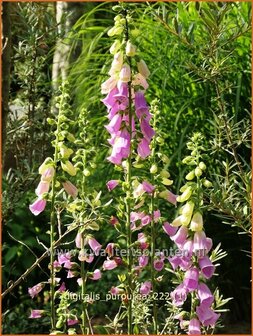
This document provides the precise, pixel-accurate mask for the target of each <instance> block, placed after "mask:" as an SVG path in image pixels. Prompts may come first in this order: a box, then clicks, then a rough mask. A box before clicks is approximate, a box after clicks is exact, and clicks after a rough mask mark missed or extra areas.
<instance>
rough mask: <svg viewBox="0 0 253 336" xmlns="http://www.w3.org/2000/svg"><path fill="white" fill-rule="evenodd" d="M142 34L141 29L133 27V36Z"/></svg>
mask: <svg viewBox="0 0 253 336" xmlns="http://www.w3.org/2000/svg"><path fill="white" fill-rule="evenodd" d="M140 34H141V31H140V30H139V29H137V28H135V29H132V31H131V35H132V36H133V37H137V36H139V35H140Z"/></svg>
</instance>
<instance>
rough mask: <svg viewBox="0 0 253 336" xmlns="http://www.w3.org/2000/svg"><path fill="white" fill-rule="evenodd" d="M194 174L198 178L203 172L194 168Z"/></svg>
mask: <svg viewBox="0 0 253 336" xmlns="http://www.w3.org/2000/svg"><path fill="white" fill-rule="evenodd" d="M194 173H195V175H196V176H198V177H200V176H201V175H202V173H203V172H202V170H201V169H200V168H199V167H197V168H195V171H194Z"/></svg>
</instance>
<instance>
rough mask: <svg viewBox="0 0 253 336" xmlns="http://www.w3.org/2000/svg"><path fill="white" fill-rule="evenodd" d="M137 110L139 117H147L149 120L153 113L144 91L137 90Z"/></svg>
mask: <svg viewBox="0 0 253 336" xmlns="http://www.w3.org/2000/svg"><path fill="white" fill-rule="evenodd" d="M134 99H135V111H136V115H137V117H138V119H141V118H143V117H146V118H147V119H148V120H150V118H151V114H150V112H149V108H148V104H147V102H146V99H145V97H144V94H143V92H142V91H137V92H135V97H134Z"/></svg>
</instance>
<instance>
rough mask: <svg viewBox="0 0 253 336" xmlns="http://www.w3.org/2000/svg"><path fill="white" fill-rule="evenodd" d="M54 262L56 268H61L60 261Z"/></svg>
mask: <svg viewBox="0 0 253 336" xmlns="http://www.w3.org/2000/svg"><path fill="white" fill-rule="evenodd" d="M53 264H54V268H61V264H60V263H59V261H57V260H55V261H54V263H53Z"/></svg>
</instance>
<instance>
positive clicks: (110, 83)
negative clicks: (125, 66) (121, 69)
mask: <svg viewBox="0 0 253 336" xmlns="http://www.w3.org/2000/svg"><path fill="white" fill-rule="evenodd" d="M116 85H117V78H116V77H114V76H112V77H110V78H108V79H107V80H106V81H105V82H104V83H102V85H101V93H102V94H107V93H109V92H110V91H111V90H113V89H114V88H115V86H116Z"/></svg>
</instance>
